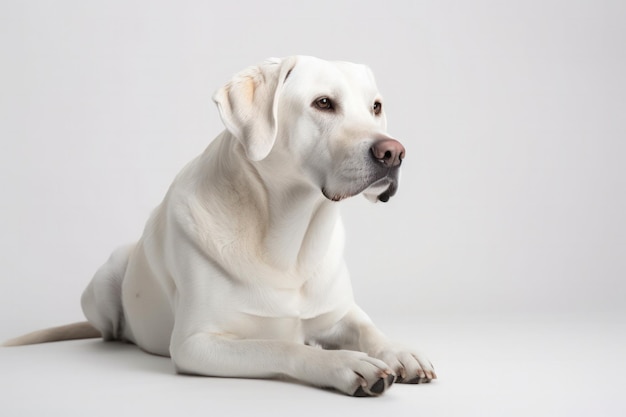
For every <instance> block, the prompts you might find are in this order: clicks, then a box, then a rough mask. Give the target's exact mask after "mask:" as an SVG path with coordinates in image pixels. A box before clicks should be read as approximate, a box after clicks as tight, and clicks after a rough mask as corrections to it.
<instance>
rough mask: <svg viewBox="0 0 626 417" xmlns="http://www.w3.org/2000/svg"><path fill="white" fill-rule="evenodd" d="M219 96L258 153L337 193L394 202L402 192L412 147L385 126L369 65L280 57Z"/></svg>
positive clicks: (334, 196) (238, 132) (234, 127)
mask: <svg viewBox="0 0 626 417" xmlns="http://www.w3.org/2000/svg"><path fill="white" fill-rule="evenodd" d="M213 99H214V100H215V102H216V103H217V105H218V108H219V110H220V115H221V117H222V120H223V121H224V124H225V125H226V128H227V129H228V130H229V131H230V132H231V133H232V134H233V135H234V136H235V137H236V138H238V139H239V141H240V142H241V144H242V146H243V148H244V150H245V152H246V156H247V157H248V159H250V160H251V161H256V162H258V163H259V164H263V163H264V161H265V162H266V161H268V160H271V163H272V164H273V165H274V166H275V165H276V164H277V163H278V164H280V165H283V166H289V167H291V168H292V169H291V172H294V173H295V174H297V175H301V176H302V177H303V178H305V179H306V180H307V181H308V182H309V183H310V184H312V185H313V186H314V187H315V188H317V189H319V190H320V192H321V193H323V195H324V196H325V197H326V198H328V199H330V200H333V201H339V200H342V199H344V198H347V197H351V196H354V195H356V194H359V193H363V194H364V195H365V196H366V197H368V199H370V200H372V201H377V200H379V201H383V202H386V201H388V200H389V198H390V197H392V196H393V195H394V194H395V193H396V191H397V188H398V181H399V174H400V165H401V163H402V160H403V159H404V156H405V149H404V147H403V146H402V144H400V142H398V141H397V140H395V139H393V138H391V137H390V136H388V135H387V134H386V133H385V131H386V124H387V123H386V119H385V112H384V106H383V101H382V98H381V96H380V94H379V93H378V89H377V88H376V83H375V81H374V76H373V74H372V72H371V71H370V69H369V68H367V67H366V66H363V65H357V64H352V63H347V62H328V61H323V60H320V59H317V58H312V57H303V56H300V57H290V58H286V59H272V60H268V61H266V62H264V63H263V64H261V65H259V66H255V67H251V68H248V69H247V70H245V71H242V72H241V73H239V74H237V75H236V76H235V77H234V78H233V80H231V81H230V82H229V83H228V84H226V85H225V86H224V87H222V88H221V89H220V90H218V91H217V92H216V93H215V95H214V97H213ZM277 159H278V161H277Z"/></svg>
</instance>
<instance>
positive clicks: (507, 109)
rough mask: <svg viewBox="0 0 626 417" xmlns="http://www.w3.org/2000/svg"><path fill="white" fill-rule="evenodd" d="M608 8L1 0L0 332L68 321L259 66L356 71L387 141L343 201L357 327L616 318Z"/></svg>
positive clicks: (618, 34) (617, 116)
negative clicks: (328, 63)
mask: <svg viewBox="0 0 626 417" xmlns="http://www.w3.org/2000/svg"><path fill="white" fill-rule="evenodd" d="M624 21H626V3H624V2H622V1H619V0H618V1H552V0H547V1H546V0H542V1H435V0H433V1H397V2H393V1H389V2H380V1H363V0H361V1H316V2H296V1H272V0H268V1H264V2H254V1H248V2H238V1H230V2H201V1H196V2H190V1H176V2H161V1H143V2H138V1H106V2H105V1H103V2H86V1H78V0H77V1H54V2H53V1H6V0H5V1H3V2H2V3H0V173H1V175H0V191H1V192H0V271H2V272H1V277H0V282H1V283H2V290H1V291H0V313H1V314H2V316H3V317H5V320H3V326H2V328H0V337H1V338H7V337H10V336H14V335H15V333H21V332H24V331H29V330H33V329H36V328H40V327H46V326H49V325H56V324H63V323H66V322H71V321H77V320H81V319H82V313H81V311H80V307H79V297H80V294H81V292H82V290H83V288H84V286H85V285H86V284H87V282H88V281H89V279H90V278H91V276H92V274H93V272H94V271H95V269H96V268H97V267H98V266H99V265H100V264H101V263H102V262H104V260H105V259H106V258H107V257H108V255H109V253H110V252H111V250H112V249H113V248H115V247H116V246H117V245H119V244H122V243H126V242H129V241H132V240H135V239H137V238H138V237H139V235H140V233H141V231H142V229H143V224H144V222H145V220H146V219H147V217H148V215H149V213H150V211H151V209H152V208H153V207H154V206H155V205H157V204H158V203H159V201H160V200H161V198H162V196H163V194H164V193H165V191H166V189H167V187H168V185H169V183H170V182H171V180H172V179H173V177H174V176H175V174H176V173H177V172H178V170H179V169H180V168H181V167H182V166H183V165H184V164H185V163H186V162H187V161H189V160H190V159H191V158H193V157H194V156H195V155H197V154H199V153H200V152H201V151H202V150H203V149H204V148H205V146H206V145H207V144H208V143H209V141H210V140H211V139H212V138H213V137H215V136H216V135H217V134H218V133H219V132H220V131H221V130H222V125H221V123H220V121H219V118H218V115H217V111H216V109H215V107H214V105H213V104H212V103H211V101H210V97H211V94H212V93H213V91H214V90H215V89H217V88H218V87H219V86H220V85H221V84H222V83H224V82H226V81H227V80H228V79H229V77H230V76H231V75H232V74H233V73H235V72H237V71H239V70H241V69H243V68H245V67H246V66H249V65H251V64H254V63H256V62H259V61H261V60H263V59H265V58H267V57H270V56H286V55H292V54H306V55H315V56H319V57H322V58H327V59H340V60H349V61H355V62H361V63H366V64H368V65H370V66H371V67H372V69H373V70H374V72H375V74H376V76H377V80H378V84H379V88H380V89H381V91H382V93H383V95H384V97H385V106H386V110H387V115H388V121H389V132H390V134H392V135H393V136H395V137H397V138H399V139H400V140H401V141H402V142H403V143H404V145H405V146H406V148H407V154H408V155H407V159H406V161H405V165H404V170H403V178H402V182H401V186H400V190H399V195H398V196H397V197H396V198H395V199H392V200H391V202H390V203H388V204H386V205H385V204H380V203H379V204H376V205H372V204H370V203H368V202H367V201H366V200H365V199H363V198H356V199H353V200H351V201H349V202H346V203H345V204H344V206H345V207H344V217H345V222H346V227H347V232H348V247H347V256H348V262H349V264H350V267H351V270H352V275H353V282H354V288H355V293H356V296H357V299H358V300H359V301H360V304H361V305H362V306H363V307H364V308H365V309H366V310H367V311H368V312H370V313H372V315H374V316H380V315H383V314H386V313H388V314H393V315H402V316H403V317H405V318H407V317H408V318H410V317H413V316H415V317H417V316H420V315H422V316H423V315H437V314H445V315H449V314H467V313H482V314H493V315H499V314H508V313H524V312H529V311H533V312H544V313H568V312H585V311H592V312H603V313H614V314H616V313H620V312H621V314H623V312H624V298H625V295H626V280H625V279H624V278H625V276H626V221H625V219H624V214H625V213H626V193H625V190H626V169H625V167H624V163H625V162H626V161H625V156H626V141H625V139H626V77H624V74H626V48H625V46H624V45H625V41H626V25H624Z"/></svg>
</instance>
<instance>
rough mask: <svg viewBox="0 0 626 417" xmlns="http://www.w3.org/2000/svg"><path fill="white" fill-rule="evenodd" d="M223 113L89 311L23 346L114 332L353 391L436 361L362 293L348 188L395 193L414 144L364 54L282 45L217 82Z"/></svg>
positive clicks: (188, 363)
mask: <svg viewBox="0 0 626 417" xmlns="http://www.w3.org/2000/svg"><path fill="white" fill-rule="evenodd" d="M213 100H214V101H215V103H216V104H217V107H218V109H219V113H220V116H221V119H222V121H223V123H224V125H225V127H226V130H225V131H223V132H222V133H221V134H220V135H219V136H218V137H217V138H216V139H215V140H214V141H212V142H211V143H210V145H209V146H208V148H207V149H206V150H205V151H204V153H202V154H201V155H200V156H199V157H197V158H196V159H195V160H193V161H192V162H190V163H189V164H188V165H187V166H186V167H185V168H184V169H183V170H182V171H181V172H180V173H179V174H178V176H177V177H176V179H175V180H174V182H173V184H172V185H171V187H170V189H169V190H168V192H167V194H166V196H165V198H164V199H163V201H162V203H161V204H160V205H159V206H158V207H157V208H156V209H155V210H154V212H153V213H152V215H151V217H150V219H149V220H148V222H147V224H146V226H145V230H144V232H143V235H142V237H141V239H140V240H139V241H138V242H137V243H135V244H132V245H129V246H125V247H122V248H120V249H117V250H116V251H115V252H113V254H112V255H111V257H110V258H109V260H108V261H107V262H106V263H105V264H104V265H103V266H102V267H100V269H98V271H97V272H96V274H95V276H94V278H93V279H92V281H91V282H90V283H89V285H88V287H87V288H86V289H85V291H84V293H83V295H82V298H81V305H82V308H83V311H84V314H85V316H86V318H87V320H88V321H87V322H83V323H76V324H71V325H67V326H61V327H58V328H53V329H48V330H42V331H39V332H34V333H32V334H30V335H26V336H22V337H20V338H17V339H14V340H12V341H9V342H7V343H6V344H7V345H22V344H28V343H39V342H46V341H54V340H67V339H75V338H88V337H102V338H103V339H105V340H122V341H128V342H131V343H134V344H136V345H137V346H139V347H140V348H141V349H143V350H144V351H146V352H149V353H152V354H155V355H162V356H169V357H171V359H172V362H173V363H174V366H175V368H176V371H177V372H179V373H182V374H195V375H206V376H219V377H245V378H288V379H292V380H297V381H300V382H303V383H306V384H310V385H313V386H318V387H324V388H333V389H335V390H338V391H340V392H342V393H345V394H348V395H353V396H356V397H368V396H379V395H381V394H382V393H383V392H385V391H386V389H387V388H389V387H390V386H391V385H392V384H393V383H394V382H395V383H409V384H415V383H422V382H430V381H431V380H432V379H435V378H436V377H437V376H436V374H435V371H434V369H433V366H432V364H431V363H430V362H429V361H428V359H426V357H424V356H423V355H422V354H420V353H417V352H415V351H411V350H406V349H404V348H402V347H400V346H398V345H396V344H394V343H392V342H390V341H389V340H388V339H387V338H386V337H385V336H384V335H383V334H382V333H381V332H380V331H379V330H378V329H377V328H376V327H375V326H374V324H373V323H372V321H371V320H370V318H369V317H368V316H367V315H366V314H365V313H364V312H363V311H362V310H361V309H360V308H359V307H358V306H357V305H356V303H355V301H354V298H353V294H352V289H351V285H350V279H349V275H348V270H347V268H346V264H345V261H344V259H343V246H344V230H343V227H342V223H341V218H340V213H339V204H338V203H337V202H338V201H340V200H343V199H345V198H348V197H352V196H355V195H357V194H363V195H365V197H367V198H368V199H370V200H372V201H382V202H387V201H388V200H389V199H390V198H391V197H393V196H394V194H395V193H396V191H397V189H398V182H399V174H400V166H401V164H402V161H403V159H404V157H405V154H406V151H405V148H404V147H403V146H402V144H401V143H400V142H399V141H397V140H396V139H393V138H392V137H390V136H389V135H388V134H387V133H386V118H385V111H384V107H383V101H382V98H381V96H380V94H379V92H378V90H377V87H376V83H375V80H374V76H373V74H372V72H371V70H370V69H369V68H368V67H366V66H364V65H357V64H353V63H348V62H329V61H324V60H321V59H318V58H313V57H307V56H295V57H287V58H284V59H276V58H273V59H269V60H267V61H264V62H262V63H261V64H259V65H256V66H252V67H250V68H248V69H245V70H243V71H241V72H240V73H238V74H236V75H235V76H234V78H233V79H232V80H231V81H230V82H228V83H227V84H226V85H225V86H223V87H222V88H220V89H219V90H218V91H217V92H216V93H215V94H214V96H213Z"/></svg>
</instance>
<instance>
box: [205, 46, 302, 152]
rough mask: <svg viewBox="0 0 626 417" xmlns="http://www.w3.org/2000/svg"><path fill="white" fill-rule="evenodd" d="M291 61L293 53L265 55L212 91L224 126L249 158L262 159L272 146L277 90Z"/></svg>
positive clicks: (287, 72) (286, 74) (294, 63)
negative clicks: (259, 62)
mask: <svg viewBox="0 0 626 417" xmlns="http://www.w3.org/2000/svg"><path fill="white" fill-rule="evenodd" d="M295 65H296V57H290V58H285V59H278V58H272V59H269V60H267V61H265V62H263V63H262V64H260V65H257V66H254V67H250V68H248V69H245V70H243V71H241V72H240V73H238V74H237V75H235V76H234V77H233V79H232V80H231V81H229V82H228V83H227V84H226V85H225V86H224V87H222V88H220V89H219V90H217V92H216V93H215V94H214V95H213V101H215V103H216V104H217V107H218V109H219V112H220V116H221V118H222V121H223V122H224V125H225V126H226V129H228V130H229V131H230V132H231V133H232V134H233V135H234V136H235V137H236V138H237V139H239V141H240V142H241V144H242V145H243V147H244V149H245V151H246V156H247V157H248V159H250V160H252V161H260V160H262V159H264V158H265V157H266V156H267V155H268V154H269V153H270V151H271V150H272V147H273V146H274V142H275V140H276V133H277V129H278V120H277V109H278V100H279V97H280V92H281V90H282V86H283V84H284V82H285V80H286V78H287V76H288V75H289V73H290V72H291V70H292V69H293V68H294V66H295Z"/></svg>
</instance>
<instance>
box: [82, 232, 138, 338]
mask: <svg viewBox="0 0 626 417" xmlns="http://www.w3.org/2000/svg"><path fill="white" fill-rule="evenodd" d="M134 248H135V245H134V244H132V245H128V246H123V247H121V248H118V249H116V250H115V251H114V252H113V253H112V254H111V257H110V258H109V259H108V260H107V262H106V263H105V264H104V265H102V266H101V267H100V268H99V269H98V271H96V274H95V275H94V277H93V279H92V280H91V282H90V283H89V285H88V286H87V288H86V289H85V291H84V292H83V295H82V297H81V305H82V308H83V313H84V314H85V317H87V320H89V323H91V324H92V325H93V326H94V327H95V328H96V329H98V330H99V331H100V333H102V338H103V339H104V340H116V339H121V338H123V327H124V313H123V309H122V281H123V280H124V275H125V273H126V267H127V265H128V259H129V257H130V254H131V252H132V251H133V249H134Z"/></svg>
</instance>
